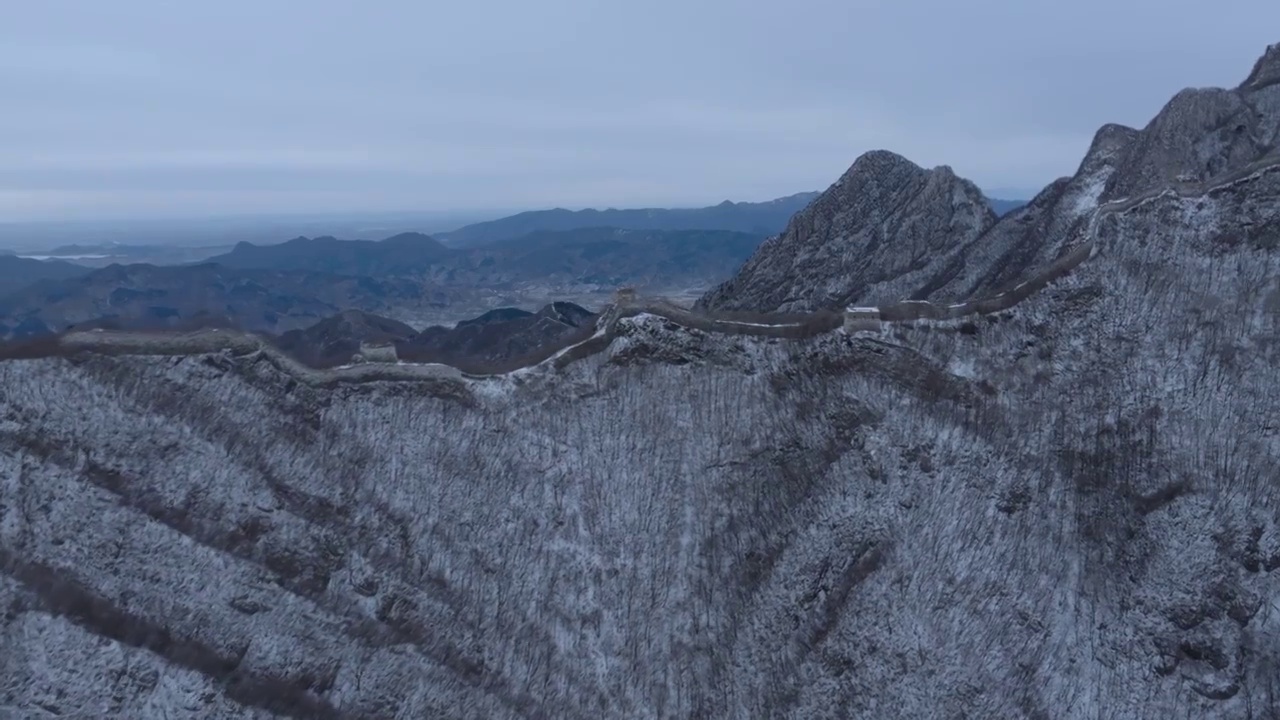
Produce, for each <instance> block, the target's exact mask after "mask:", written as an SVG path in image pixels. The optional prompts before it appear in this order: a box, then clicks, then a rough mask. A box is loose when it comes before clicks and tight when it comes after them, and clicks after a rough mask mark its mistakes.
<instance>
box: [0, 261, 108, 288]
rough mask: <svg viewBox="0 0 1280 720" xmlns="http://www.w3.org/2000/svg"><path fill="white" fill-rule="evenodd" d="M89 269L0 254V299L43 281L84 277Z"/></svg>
mask: <svg viewBox="0 0 1280 720" xmlns="http://www.w3.org/2000/svg"><path fill="white" fill-rule="evenodd" d="M88 272H89V269H88V268H86V267H82V266H80V265H75V264H73V263H69V262H62V261H59V260H31V259H29V258H21V257H15V256H14V255H11V254H8V253H4V252H0V297H3V296H5V295H8V294H10V293H13V292H17V291H19V290H21V289H23V288H25V287H28V286H30V285H33V284H35V283H37V282H40V281H41V280H62V279H65V278H73V277H77V276H80V275H84V274H86V273H88Z"/></svg>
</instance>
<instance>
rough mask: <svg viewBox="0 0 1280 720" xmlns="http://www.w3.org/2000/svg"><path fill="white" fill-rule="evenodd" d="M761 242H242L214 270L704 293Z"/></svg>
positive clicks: (616, 233) (744, 237)
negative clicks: (696, 288)
mask: <svg viewBox="0 0 1280 720" xmlns="http://www.w3.org/2000/svg"><path fill="white" fill-rule="evenodd" d="M761 238H762V236H760V235H753V234H750V233H741V232H733V231H727V230H626V229H619V228H610V227H592V228H577V229H573V230H563V231H546V230H544V231H536V232H533V233H530V234H528V235H525V236H523V237H520V238H515V239H512V240H507V241H502V242H497V243H492V244H489V245H486V246H484V247H479V248H471V249H450V248H446V247H444V246H443V245H441V244H440V243H438V242H436V241H435V240H433V239H431V238H430V237H427V236H426V235H419V234H405V235H397V236H395V237H392V238H388V239H386V240H383V241H381V242H370V241H364V240H335V239H333V238H317V239H314V240H309V239H307V238H297V239H295V240H290V241H289V242H286V243H282V244H280V245H252V244H250V243H241V244H239V245H237V246H236V248H235V249H234V250H233V251H232V252H230V253H227V254H225V255H219V256H215V257H213V258H210V259H209V262H213V263H217V264H220V265H225V266H228V267H236V268H246V269H247V268H256V269H272V270H306V271H312V272H328V273H341V274H348V275H367V276H374V277H413V278H418V279H421V280H423V281H426V282H430V283H431V284H433V285H440V286H449V287H460V288H461V287H465V288H484V287H491V288H492V287H499V288H510V287H514V286H518V285H524V284H537V285H541V286H584V285H606V286H615V285H621V284H630V283H645V284H649V285H661V286H673V285H699V284H707V283H711V282H716V281H719V280H721V279H723V278H725V277H727V276H728V275H729V274H730V273H731V272H733V270H734V268H736V267H738V266H739V265H740V264H742V262H743V261H744V260H745V259H746V258H747V257H749V256H750V255H751V253H752V252H753V251H754V250H755V249H756V247H757V246H758V245H759V244H760V240H761Z"/></svg>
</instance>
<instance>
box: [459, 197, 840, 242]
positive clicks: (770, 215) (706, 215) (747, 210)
mask: <svg viewBox="0 0 1280 720" xmlns="http://www.w3.org/2000/svg"><path fill="white" fill-rule="evenodd" d="M817 196H818V193H816V192H805V193H798V194H795V195H789V196H787V197H783V198H778V199H776V200H769V201H767V202H759V203H745V202H744V203H735V202H730V201H728V200H726V201H724V202H722V203H720V204H719V205H713V206H711V207H704V208H642V209H634V210H616V209H609V210H565V209H562V208H557V209H555V210H534V211H530V212H523V213H519V214H517V215H512V216H510V217H505V218H501V219H498V220H491V221H488V222H482V223H476V224H474V225H467V226H466V227H463V228H459V229H457V230H453V231H451V232H445V233H436V235H435V237H436V238H437V239H439V240H440V241H441V242H443V243H444V244H446V245H449V246H451V247H478V246H483V245H488V244H490V243H495V242H500V241H503V240H511V239H513V238H517V237H521V236H523V235H528V234H529V233H533V232H539V231H547V230H576V229H580V228H591V227H614V228H622V229H627V230H731V231H736V232H744V233H751V234H753V235H759V236H762V237H763V236H767V235H774V234H777V233H779V232H782V230H783V228H785V227H786V226H787V221H788V220H790V219H791V216H792V215H794V214H796V213H797V212H799V211H800V210H803V209H804V207H805V206H806V205H808V204H809V202H810V201H811V200H813V199H814V198H816V197H817Z"/></svg>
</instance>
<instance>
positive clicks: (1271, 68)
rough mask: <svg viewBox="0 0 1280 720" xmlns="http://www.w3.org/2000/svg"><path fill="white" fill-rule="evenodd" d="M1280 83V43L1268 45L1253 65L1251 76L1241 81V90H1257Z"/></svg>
mask: <svg viewBox="0 0 1280 720" xmlns="http://www.w3.org/2000/svg"><path fill="white" fill-rule="evenodd" d="M1274 85H1280V43H1275V44H1273V45H1268V46H1267V51H1266V52H1265V53H1263V54H1262V57H1260V58H1258V61H1257V62H1256V63H1254V65H1253V71H1252V72H1250V73H1249V77H1248V78H1246V79H1245V81H1244V82H1242V83H1240V87H1239V89H1240V90H1244V91H1249V92H1256V91H1258V90H1262V89H1263V88H1267V87H1272V86H1274Z"/></svg>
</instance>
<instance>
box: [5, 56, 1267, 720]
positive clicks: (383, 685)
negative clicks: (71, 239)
mask: <svg viewBox="0 0 1280 720" xmlns="http://www.w3.org/2000/svg"><path fill="white" fill-rule="evenodd" d="M1275 57H1276V51H1275V49H1274V48H1273V49H1272V50H1271V51H1269V53H1268V55H1267V58H1265V59H1264V61H1263V62H1261V63H1259V69H1258V70H1255V72H1254V73H1253V75H1252V76H1251V79H1250V81H1249V82H1248V83H1246V86H1247V87H1246V90H1247V91H1248V93H1251V95H1250V99H1249V102H1250V103H1252V107H1254V108H1255V110H1256V112H1257V113H1258V114H1257V125H1256V127H1258V128H1274V127H1275V122H1276V109H1275V106H1274V105H1268V104H1267V102H1270V101H1267V100H1266V98H1265V97H1262V96H1264V95H1265V94H1266V93H1267V92H1270V91H1272V90H1271V89H1273V88H1275V87H1276V85H1274V84H1273V85H1267V84H1266V83H1267V82H1268V79H1269V78H1270V79H1274V78H1275V77H1277V74H1276V72H1275V71H1273V70H1272V67H1273V62H1274V58H1275ZM1259 86H1265V87H1261V89H1257V88H1258V87H1259ZM1250 88H1252V89H1250ZM1233 92H1242V93H1243V92H1245V90H1238V91H1233ZM1259 97H1262V99H1259ZM1175 102H1178V101H1175ZM1228 102H1230V101H1228ZM1183 116H1184V117H1186V118H1187V119H1186V120H1185V122H1186V123H1187V125H1186V126H1185V127H1178V128H1174V129H1173V130H1169V129H1167V128H1166V129H1164V130H1161V131H1160V136H1161V137H1163V138H1167V139H1168V140H1166V141H1162V143H1163V142H1169V143H1183V145H1178V146H1177V147H1164V145H1162V144H1161V143H1156V146H1160V147H1161V148H1162V149H1161V150H1159V152H1160V153H1163V156H1164V157H1173V158H1181V157H1192V156H1193V155H1194V153H1196V152H1198V151H1197V150H1194V149H1188V147H1187V146H1186V144H1187V143H1190V144H1192V145H1194V144H1196V143H1200V142H1201V141H1202V140H1203V139H1204V138H1205V137H1209V134H1211V133H1212V132H1215V130H1214V128H1213V123H1209V124H1208V125H1206V124H1204V121H1203V118H1204V117H1206V116H1203V115H1200V114H1197V113H1192V114H1187V115H1183ZM1174 124H1175V125H1176V124H1177V123H1174ZM1150 129H1151V128H1148V129H1145V130H1143V131H1127V130H1124V129H1120V128H1111V129H1105V130H1104V132H1102V133H1100V135H1099V140H1098V142H1096V143H1095V145H1094V149H1093V150H1092V151H1091V153H1090V156H1091V157H1090V159H1086V161H1085V164H1086V165H1087V166H1088V167H1090V168H1095V169H1094V170H1090V171H1089V172H1088V173H1085V175H1087V177H1081V176H1077V177H1076V178H1074V179H1072V180H1066V181H1063V182H1061V183H1059V184H1057V185H1055V186H1054V187H1051V188H1050V189H1049V190H1047V191H1046V193H1044V194H1042V196H1041V197H1040V198H1037V201H1036V202H1033V203H1032V205H1031V206H1029V207H1028V209H1025V210H1022V211H1016V212H1015V213H1013V214H1012V216H1013V217H1012V218H1011V219H1006V220H1002V221H1001V223H1000V224H999V225H996V226H995V227H997V228H999V227H1000V226H1001V225H1004V224H1005V223H1006V222H1016V223H1022V224H1025V225H1028V226H1031V225H1038V226H1040V227H1043V228H1046V229H1048V231H1049V232H1051V233H1053V234H1052V236H1051V237H1046V238H1044V242H1045V243H1048V244H1049V248H1048V249H1046V250H1043V251H1041V250H1034V251H1030V250H1028V251H1027V255H1026V256H1030V255H1036V254H1037V253H1039V254H1046V255H1053V254H1055V253H1056V252H1058V251H1059V249H1063V248H1066V247H1067V246H1068V245H1070V244H1071V243H1072V238H1087V239H1089V240H1091V241H1092V242H1093V243H1094V245H1093V246H1092V248H1091V249H1092V253H1091V257H1089V258H1088V259H1087V260H1085V261H1084V262H1082V263H1081V264H1079V265H1078V266H1076V267H1075V268H1074V269H1073V270H1072V271H1071V272H1069V273H1067V274H1065V275H1062V276H1060V277H1057V278H1055V280H1054V281H1053V282H1052V283H1050V284H1049V285H1047V286H1046V287H1044V288H1042V289H1041V290H1040V291H1039V292H1037V293H1035V294H1034V295H1032V296H1030V297H1029V298H1028V299H1026V300H1025V301H1023V302H1021V303H1019V304H1018V305H1016V306H1014V307H1013V308H1011V309H1009V310H1007V311H1003V312H1000V313H996V314H992V315H987V316H982V317H977V318H973V319H969V320H966V321H964V322H946V323H917V324H914V325H912V324H909V323H907V324H889V325H884V326H882V327H881V328H880V329H878V330H874V331H865V332H862V331H844V330H842V331H835V332H829V333H824V334H820V335H818V336H816V337H811V338H808V339H803V340H782V339H777V338H768V339H765V338H755V337H751V336H746V335H730V334H725V333H718V332H706V331H703V330H698V329H694V328H690V327H686V326H683V325H681V324H680V323H677V322H674V321H671V320H666V319H662V318H658V317H656V316H653V315H647V314H643V315H639V316H636V317H632V318H624V319H619V320H616V323H617V324H616V326H615V328H616V332H615V333H614V334H613V335H612V336H611V338H610V342H609V344H608V345H607V347H603V348H597V350H599V351H598V352H594V354H586V355H584V356H583V357H581V358H580V359H577V361H576V362H569V363H549V364H545V365H540V366H538V367H535V368H532V369H528V370H522V371H519V372H516V373H512V374H510V375H506V376H500V377H494V378H487V379H467V378H464V377H461V376H456V377H451V378H445V379H438V380H432V381H430V382H428V381H425V380H419V381H412V382H409V381H404V382H392V381H388V380H370V381H366V382H349V383H342V384H335V385H331V386H320V385H311V384H307V383H300V382H297V381H296V379H295V378H294V377H293V376H292V375H290V374H289V373H287V372H285V371H283V370H281V368H280V367H279V366H278V365H275V364H272V363H270V362H267V361H266V360H265V358H264V356H263V355H262V354H261V353H253V352H248V353H239V354H237V353H226V352H221V353H211V354H205V355H195V356H185V357H141V356H107V355H103V354H98V353H70V354H64V356H59V355H54V356H50V357H44V358H32V359H23V360H7V361H4V362H0V388H2V389H3V392H0V608H3V609H4V612H3V614H2V615H0V647H4V648H5V652H4V653H0V714H3V713H6V712H7V713H10V714H13V715H16V716H18V717H42V716H56V715H61V716H73V717H74V716H90V717H127V718H153V717H154V718H205V717H264V718H267V717H298V718H304V717H305V718H325V717H331V718H383V717H466V718H472V717H474V718H515V717H539V718H596V717H604V716H609V717H654V718H656V717H733V718H755V717H771V718H772V717H780V718H786V717H795V718H843V717H877V718H881V717H882V718H933V717H938V718H952V717H1000V718H1005V717H1008V718H1094V717H1100V716H1101V717H1122V718H1167V717H1186V716H1190V717H1221V718H1242V719H1243V718H1251V717H1268V716H1273V715H1277V714H1280V614H1277V611H1276V599H1277V597H1280V510H1277V508H1280V493H1278V491H1277V486H1276V483H1275V479H1276V478H1277V477H1280V393H1277V392H1276V372H1275V368H1276V367H1277V365H1280V166H1277V165H1276V164H1274V163H1273V161H1272V160H1271V159H1270V158H1271V157H1272V155H1271V153H1272V152H1273V151H1272V150H1271V149H1270V148H1269V147H1268V146H1267V144H1266V143H1265V142H1262V143H1259V144H1258V146H1257V147H1256V148H1255V152H1254V153H1253V154H1252V155H1250V154H1249V153H1245V152H1243V151H1238V150H1230V151H1229V152H1228V151H1224V152H1223V153H1219V154H1218V155H1216V156H1215V157H1225V158H1227V160H1226V161H1225V163H1226V164H1225V165H1223V166H1222V167H1215V168H1214V169H1213V170H1212V171H1208V172H1207V174H1201V175H1197V176H1194V177H1184V178H1182V179H1178V178H1177V176H1178V175H1180V174H1183V173H1184V170H1183V169H1181V168H1179V170H1178V171H1177V172H1174V173H1172V174H1170V172H1171V171H1169V170H1167V169H1160V168H1161V166H1159V165H1158V164H1154V165H1153V164H1151V163H1148V162H1147V161H1145V160H1143V159H1142V158H1145V157H1147V154H1148V153H1150V152H1154V151H1153V150H1150V148H1151V147H1153V146H1152V145H1151V144H1149V143H1145V144H1144V138H1145V137H1146V136H1147V133H1148V131H1149V130H1150ZM1267 132H1270V131H1267ZM1206 133H1209V134H1206ZM1259 133H1261V134H1260V135H1259V137H1264V136H1265V133H1264V132H1263V131H1261V130H1260V131H1259ZM1242 142H1243V141H1242ZM1135 148H1148V149H1147V150H1142V151H1139V150H1136V149H1135ZM1197 157H1198V156H1197ZM1098 168H1101V169H1098ZM1135 168H1136V169H1137V170H1134V169H1135ZM1144 168H1145V169H1144ZM1185 172H1190V171H1185ZM1101 176H1105V179H1103V180H1100V181H1099V180H1097V179H1096V178H1097V177H1101ZM904 177H905V175H904ZM1090 178H1093V179H1090ZM1133 178H1136V179H1133ZM1151 178H1155V179H1154V180H1152V179H1151ZM1168 178H1173V179H1172V180H1170V179H1168ZM929 182H930V180H929V179H927V178H926V179H925V182H924V184H923V185H922V186H921V187H924V186H926V185H928V183H929ZM932 182H938V179H936V178H935V179H934V180H932ZM948 182H950V181H948ZM1097 182H1100V183H1101V184H1102V186H1103V187H1102V189H1101V190H1100V191H1098V192H1099V194H1098V196H1097V198H1096V201H1095V200H1094V199H1092V198H1093V195H1092V193H1093V192H1094V190H1093V188H1094V187H1095V183H1097ZM1144 183H1147V184H1145V185H1144ZM1152 183H1154V184H1152ZM952 184H953V185H954V183H952ZM957 187H961V188H963V187H964V186H963V185H962V184H961V185H958V186H957ZM1129 188H1132V189H1135V191H1136V192H1137V193H1138V194H1136V195H1129V196H1124V195H1121V194H1120V193H1122V192H1129V190H1128V189H1129ZM962 195H963V193H962ZM895 197H896V195H895ZM911 197H916V196H915V195H912V196H911ZM953 197H954V196H953ZM965 204H967V200H966V201H965V203H963V204H962V203H959V202H957V206H956V207H960V206H961V205H965ZM875 212H878V213H881V214H882V215H883V216H884V217H893V213H892V212H890V211H888V210H878V211H875ZM975 213H976V211H975ZM1077 213H1078V214H1077ZM961 215H962V216H963V217H965V218H968V219H971V220H975V221H979V222H980V223H987V222H989V218H988V217H987V216H986V215H985V214H983V213H976V214H963V213H962V214H961ZM837 216H839V212H838V211H833V212H832V214H831V215H830V217H833V218H834V217H837ZM1020 218H1021V219H1020ZM964 224H965V223H959V224H958V225H957V227H960V226H963V225H964ZM1011 227H1012V226H1011ZM966 232H967V231H966ZM974 232H975V234H977V233H980V232H981V231H974ZM1002 232H1009V235H1007V236H1001V237H1009V238H1014V240H1013V241H1011V244H1010V246H1009V247H1010V248H1014V247H1016V246H1017V238H1019V237H1022V236H1020V235H1018V234H1017V233H1013V232H1012V231H1007V230H1006V231H1002ZM899 236H904V235H902V234H899ZM986 236H987V238H988V239H991V238H992V237H995V236H993V235H991V233H990V231H988V232H987V233H986ZM922 237H932V236H930V235H929V234H928V233H925V234H924V235H923V236H922ZM864 239H867V240H868V244H869V238H864ZM937 242H938V243H942V242H943V241H942V240H941V239H939V240H937ZM972 242H977V241H976V240H975V239H973V238H970V243H972ZM947 247H950V246H947ZM984 252H986V254H985V255H978V254H976V253H975V254H972V255H969V256H968V257H970V258H974V259H975V260H974V261H972V262H966V263H963V264H958V265H957V266H956V267H958V269H955V270H952V269H948V268H949V267H950V266H948V268H939V269H938V273H939V274H941V273H942V272H943V270H947V272H948V273H949V275H947V276H945V277H943V280H942V281H941V282H943V283H946V282H951V283H954V287H956V288H960V289H959V290H951V289H949V288H948V287H943V286H941V285H940V286H939V287H940V289H938V290H935V291H934V292H936V293H939V294H940V296H941V294H944V293H947V292H955V293H962V292H965V291H967V288H969V287H973V286H980V285H989V284H992V283H995V284H999V283H1001V282H1004V280H1003V278H1004V277H1005V276H1006V275H1008V276H1012V275H1014V274H1016V268H1017V267H1019V266H1020V264H1021V263H1022V262H1023V259H1022V258H1023V257H1026V256H1024V255H1016V254H1015V255H1009V254H1008V253H1009V252H1011V251H1005V250H999V249H998V248H997V249H996V250H995V251H984ZM1002 257H1007V258H1008V261H1007V262H1005V263H1003V264H1001V263H1000V262H998V261H990V262H988V261H985V260H984V261H982V262H978V261H977V260H976V259H977V258H1002ZM930 262H933V261H930ZM1002 268H1007V270H1006V269H1002ZM913 272H914V271H913ZM868 277H871V276H868ZM874 277H881V276H879V275H877V276H874ZM884 277H885V278H887V279H882V280H878V281H877V282H873V283H867V285H868V286H872V287H876V286H878V285H877V283H882V284H885V287H887V286H888V285H891V284H892V283H894V282H896V281H895V280H894V279H893V278H888V277H887V276H884ZM916 281H917V280H916V278H915V277H914V276H913V277H912V279H910V280H909V281H904V283H905V284H906V285H908V286H910V285H913V284H914V283H915V282H916ZM858 282H861V281H858ZM923 286H927V282H926V283H925V285H923ZM923 286H922V287H923ZM850 287H852V286H850ZM823 292H824V293H825V292H830V291H829V290H827V289H824V290H823ZM865 292H867V293H870V294H868V295H866V296H865V297H867V298H868V299H870V298H874V290H866V291H865ZM788 293H789V291H787V292H783V293H781V294H779V295H777V296H776V297H779V298H782V299H781V300H779V302H780V303H782V302H783V301H784V300H786V299H787V297H788V296H789V295H788ZM760 297H765V296H764V295H761V296H760ZM769 297H774V296H769ZM861 297H864V296H860V298H861ZM889 299H901V298H889ZM770 302H772V300H770ZM795 302H797V303H799V302H802V301H801V300H796V301H795ZM612 321H613V320H610V322H612ZM370 377H373V376H370Z"/></svg>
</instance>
